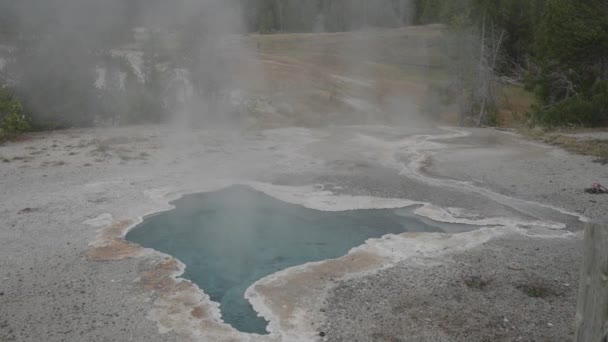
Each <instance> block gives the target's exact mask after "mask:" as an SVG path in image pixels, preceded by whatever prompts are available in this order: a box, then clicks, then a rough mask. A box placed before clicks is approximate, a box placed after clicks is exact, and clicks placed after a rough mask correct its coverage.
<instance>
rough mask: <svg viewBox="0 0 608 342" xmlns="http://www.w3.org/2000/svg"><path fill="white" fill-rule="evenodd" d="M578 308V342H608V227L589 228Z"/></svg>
mask: <svg viewBox="0 0 608 342" xmlns="http://www.w3.org/2000/svg"><path fill="white" fill-rule="evenodd" d="M584 248H585V250H584V256H585V259H584V262H583V270H582V272H581V279H580V284H579V290H578V305H577V308H576V340H575V341H576V342H608V224H603V225H602V224H591V223H590V224H588V225H587V227H586V228H585V247H584Z"/></svg>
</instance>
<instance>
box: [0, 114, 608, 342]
mask: <svg viewBox="0 0 608 342" xmlns="http://www.w3.org/2000/svg"><path fill="white" fill-rule="evenodd" d="M0 155H1V157H2V158H1V161H2V162H1V163H0V186H1V188H2V194H1V196H2V200H1V201H0V213H1V217H2V224H1V227H0V279H1V282H0V340H2V341H5V340H6V341H543V340H546V341H559V340H568V339H571V338H572V336H573V330H574V329H573V322H574V311H575V301H576V298H575V297H576V288H577V283H578V272H579V267H580V263H581V255H582V253H581V250H580V249H581V241H582V240H581V238H582V233H581V228H582V227H583V225H584V221H585V220H588V219H598V220H601V219H606V213H605V208H606V207H608V198H606V197H602V196H594V195H588V194H585V193H584V191H583V189H584V188H585V187H588V186H589V185H590V183H593V182H594V181H599V182H602V181H603V182H605V181H606V178H608V174H606V169H605V167H603V166H602V165H601V164H599V163H594V162H593V158H591V157H585V156H579V155H573V154H570V153H567V152H565V151H563V150H560V149H558V148H555V147H552V146H547V145H542V144H538V143H534V142H530V141H527V140H525V139H523V138H522V137H520V136H518V135H515V134H511V133H505V132H500V131H496V130H491V129H461V128H440V127H433V126H421V127H385V126H349V127H340V126H336V127H331V128H324V129H312V128H278V129H268V130H251V131H238V132H236V131H233V130H222V129H213V130H212V129H209V130H202V129H201V130H195V129H194V130H189V131H187V132H186V131H185V130H183V129H181V130H175V129H174V128H171V127H167V126H134V127H125V128H111V129H109V128H106V129H86V130H85V129H83V130H67V131H58V132H52V133H36V134H30V135H27V136H26V137H25V138H24V139H22V140H21V141H18V142H12V143H9V144H6V145H3V146H1V147H0ZM234 185H240V186H247V187H249V188H251V189H254V190H255V191H257V192H260V193H263V194H265V196H268V197H269V198H273V199H275V200H279V201H281V202H284V203H288V204H290V205H297V206H299V207H301V208H306V209H310V210H316V211H322V212H327V213H330V212H337V213H339V212H346V211H353V210H371V209H374V210H393V209H397V208H412V211H411V213H410V215H412V216H413V217H414V219H415V220H416V221H419V222H423V223H424V224H426V225H429V226H434V225H448V226H450V227H453V230H452V231H448V232H442V233H436V232H435V233H431V232H406V233H402V234H401V233H399V232H391V233H392V234H389V235H384V236H378V238H375V239H369V240H367V241H366V242H364V243H363V242H362V243H361V244H360V245H357V246H354V248H353V249H350V250H349V251H347V253H345V254H344V255H338V256H336V257H333V256H332V259H329V260H320V261H316V262H313V263H307V264H300V265H295V266H293V267H289V268H286V269H283V270H280V271H277V272H275V273H271V274H269V275H267V276H265V277H263V278H262V279H260V280H258V281H256V282H255V283H253V284H252V285H251V286H249V287H248V288H247V289H245V292H244V297H245V298H246V299H247V301H248V302H249V303H250V304H251V305H252V308H253V309H254V310H255V312H256V313H258V314H259V315H260V316H262V317H263V318H264V319H265V320H266V321H268V326H267V329H268V332H269V334H267V335H261V334H252V333H243V332H239V331H238V330H237V329H235V328H234V327H232V326H230V325H229V324H227V323H225V322H223V321H222V319H221V317H222V315H221V306H220V304H219V303H218V302H216V301H214V300H213V298H212V297H210V296H209V294H207V293H205V292H204V286H203V288H202V289H201V288H199V286H197V285H196V284H195V283H193V282H190V281H188V280H186V279H183V278H182V277H181V275H184V276H186V275H187V273H188V268H187V263H183V261H184V260H179V258H178V259H176V258H174V256H172V255H169V254H165V253H163V251H158V250H155V249H151V248H144V247H147V246H143V247H142V246H140V245H138V244H135V243H132V242H128V241H126V240H125V239H124V237H125V236H126V235H127V234H128V233H129V231H131V232H133V233H135V232H136V230H132V229H133V228H134V227H136V226H137V225H138V224H140V223H141V222H142V221H143V219H144V217H149V215H152V214H158V213H159V212H162V213H168V212H170V210H171V209H172V208H173V206H172V205H171V204H170V203H174V202H173V201H175V200H178V199H180V198H182V197H183V196H184V195H189V194H205V193H212V192H217V191H222V189H229V188H230V187H231V186H234ZM158 215H163V214H158ZM469 227H473V228H474V229H469ZM185 264H186V265H185ZM186 278H188V277H187V276H186Z"/></svg>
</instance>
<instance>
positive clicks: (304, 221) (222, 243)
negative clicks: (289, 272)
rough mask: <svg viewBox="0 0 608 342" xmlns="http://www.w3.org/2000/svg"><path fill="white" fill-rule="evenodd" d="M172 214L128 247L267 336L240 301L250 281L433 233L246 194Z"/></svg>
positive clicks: (132, 236)
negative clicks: (180, 266)
mask: <svg viewBox="0 0 608 342" xmlns="http://www.w3.org/2000/svg"><path fill="white" fill-rule="evenodd" d="M173 204H174V205H175V209H173V210H171V211H167V212H164V213H160V214H158V215H154V216H151V217H149V218H147V219H145V220H144V222H143V223H142V224H140V225H139V226H137V227H135V228H134V229H133V230H131V231H130V232H129V234H128V235H127V240H129V241H132V242H135V243H138V244H140V245H142V246H144V247H148V248H154V249H156V250H158V251H161V252H163V253H166V254H169V255H172V256H174V257H176V258H178V259H179V260H181V261H182V262H183V263H184V264H185V265H186V273H185V274H184V278H186V279H189V280H191V281H193V282H194V283H196V284H197V285H198V286H199V287H200V288H201V289H203V291H205V293H207V294H208V295H209V296H210V297H211V299H212V300H213V301H216V302H218V303H220V309H221V312H222V318H223V319H224V321H225V322H226V323H229V324H231V325H232V326H233V327H235V328H236V329H238V330H240V331H242V332H248V333H258V334H264V333H266V326H267V322H266V321H265V320H264V319H262V318H259V317H257V314H256V312H255V311H254V310H253V308H252V307H251V305H250V304H249V302H248V301H247V300H246V299H245V298H244V297H243V296H244V293H245V290H246V289H247V288H248V287H249V286H251V285H252V284H253V283H255V282H256V281H257V280H259V279H261V278H264V277H265V276H268V275H270V274H272V273H275V272H277V271H280V270H284V269H286V268H288V267H292V266H296V265H301V264H304V263H307V262H312V261H320V260H325V259H332V258H337V257H340V256H343V255H345V254H347V253H348V251H349V250H350V249H351V248H353V247H356V246H359V245H362V244H363V243H364V242H365V240H367V239H369V238H379V237H381V236H383V235H386V234H398V233H403V232H418V231H424V232H429V231H430V232H436V231H441V230H440V229H439V228H437V227H433V226H429V225H427V224H425V223H423V222H421V221H418V220H416V219H413V218H411V217H404V216H400V215H397V214H396V213H395V211H394V210H353V211H342V212H323V211H318V210H313V209H308V208H305V207H302V206H299V205H293V204H289V203H285V202H282V201H279V200H276V199H274V198H272V197H270V196H267V195H266V194H264V193H261V192H258V191H256V190H253V189H252V188H249V187H245V186H234V187H230V188H227V189H224V190H221V191H217V192H210V193H203V194H195V195H188V196H185V197H183V198H181V199H179V200H178V201H176V202H174V203H173Z"/></svg>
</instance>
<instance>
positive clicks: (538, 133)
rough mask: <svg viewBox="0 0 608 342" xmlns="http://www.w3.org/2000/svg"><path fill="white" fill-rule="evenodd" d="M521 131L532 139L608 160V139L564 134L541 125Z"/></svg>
mask: <svg viewBox="0 0 608 342" xmlns="http://www.w3.org/2000/svg"><path fill="white" fill-rule="evenodd" d="M520 133H521V134H523V135H524V136H526V137H528V138H530V139H534V140H539V141H542V142H544V143H546V144H549V145H553V146H558V147H561V148H563V149H564V150H566V151H568V152H572V153H577V154H582V155H586V156H594V157H598V161H597V162H600V163H604V162H608V140H599V139H577V138H575V137H571V136H566V135H564V132H551V131H546V130H544V129H542V128H540V127H534V128H522V129H520ZM566 133H567V132H566Z"/></svg>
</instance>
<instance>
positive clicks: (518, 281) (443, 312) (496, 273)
mask: <svg viewBox="0 0 608 342" xmlns="http://www.w3.org/2000/svg"><path fill="white" fill-rule="evenodd" d="M580 247H581V243H580V240H578V239H575V240H572V239H557V240H547V239H529V238H522V237H520V236H518V237H515V236H513V237H506V238H501V239H498V240H495V241H492V242H489V243H486V244H484V245H482V246H480V247H477V248H475V249H473V250H471V251H468V252H466V253H459V254H456V255H453V256H451V257H450V258H448V259H441V260H432V259H430V260H429V259H422V260H417V262H416V263H414V264H412V263H410V262H408V263H406V264H403V265H399V266H397V267H394V268H391V269H388V270H385V271H382V272H378V273H376V274H374V275H370V276H366V277H363V278H359V279H356V280H352V281H347V282H342V283H341V284H339V285H338V286H337V287H335V288H334V289H333V290H332V292H331V294H330V295H329V297H328V298H329V299H328V302H327V308H326V309H325V310H326V312H325V314H326V316H327V317H328V323H327V324H326V325H325V326H324V327H323V328H322V329H323V332H324V333H325V334H326V340H327V341H351V342H357V341H358V342H364V341H370V342H371V341H374V342H379V341H390V342H399V341H402V342H406V341H408V342H410V341H411V342H414V341H416V342H422V341H424V342H435V341H463V342H465V341H466V342H468V341H473V342H476V341H480V342H481V341H483V342H486V341H487V342H490V341H529V342H531V341H568V340H572V337H573V334H574V325H573V322H574V313H575V306H576V288H577V284H578V272H577V270H578V268H579V266H580V257H581V253H580ZM428 265H432V266H428Z"/></svg>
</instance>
